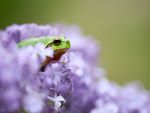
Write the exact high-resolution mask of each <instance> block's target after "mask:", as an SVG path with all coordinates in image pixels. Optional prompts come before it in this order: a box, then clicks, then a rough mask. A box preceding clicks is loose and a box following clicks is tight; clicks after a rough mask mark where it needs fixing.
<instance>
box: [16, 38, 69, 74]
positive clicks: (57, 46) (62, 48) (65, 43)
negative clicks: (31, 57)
mask: <svg viewBox="0 0 150 113" xmlns="http://www.w3.org/2000/svg"><path fill="white" fill-rule="evenodd" d="M37 43H42V44H44V45H45V48H47V47H51V48H52V49H53V50H54V57H53V58H51V57H49V56H46V60H45V61H44V62H43V63H42V65H41V69H40V70H41V71H44V70H45V68H46V66H47V65H48V64H49V63H51V62H56V61H58V60H59V59H60V58H61V56H62V55H63V54H65V53H66V52H67V50H68V49H69V48H70V41H69V40H67V39H65V37H64V36H50V37H48V36H47V37H39V38H29V39H26V40H23V41H21V42H19V43H18V44H17V46H18V47H19V48H21V47H26V46H35V45H36V44H37Z"/></svg>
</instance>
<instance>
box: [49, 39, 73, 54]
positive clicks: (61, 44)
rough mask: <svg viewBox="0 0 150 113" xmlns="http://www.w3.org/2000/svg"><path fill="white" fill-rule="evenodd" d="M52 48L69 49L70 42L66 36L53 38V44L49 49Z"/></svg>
mask: <svg viewBox="0 0 150 113" xmlns="http://www.w3.org/2000/svg"><path fill="white" fill-rule="evenodd" d="M49 46H50V47H51V48H52V49H53V50H54V51H55V50H62V49H69V48H70V41H69V40H68V39H66V38H65V37H64V36H59V37H53V39H52V42H51V43H49V44H48V45H47V47H49Z"/></svg>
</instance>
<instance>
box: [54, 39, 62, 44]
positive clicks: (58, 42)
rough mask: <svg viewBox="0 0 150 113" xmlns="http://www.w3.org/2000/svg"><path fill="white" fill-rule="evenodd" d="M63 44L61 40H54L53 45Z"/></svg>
mask: <svg viewBox="0 0 150 113" xmlns="http://www.w3.org/2000/svg"><path fill="white" fill-rule="evenodd" d="M60 43H61V39H59V38H58V39H54V41H53V44H55V45H59V44H60Z"/></svg>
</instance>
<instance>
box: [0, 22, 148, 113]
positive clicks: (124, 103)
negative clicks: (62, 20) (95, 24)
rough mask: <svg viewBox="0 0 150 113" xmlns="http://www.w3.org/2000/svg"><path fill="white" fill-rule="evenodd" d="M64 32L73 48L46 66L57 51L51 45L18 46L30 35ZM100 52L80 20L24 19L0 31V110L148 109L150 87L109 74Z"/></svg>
mask: <svg viewBox="0 0 150 113" xmlns="http://www.w3.org/2000/svg"><path fill="white" fill-rule="evenodd" d="M61 35H64V36H65V37H67V38H69V40H70V41H71V48H70V49H69V51H68V52H67V53H66V54H64V55H63V56H62V58H61V59H60V61H58V62H56V63H52V64H49V65H48V66H47V68H46V70H45V71H44V72H40V71H39V68H40V64H41V63H42V61H43V59H44V58H45V55H49V56H52V55H53V50H52V49H51V48H48V49H43V48H44V47H43V45H42V44H37V45H36V46H35V47H31V46H29V47H25V48H18V47H17V46H16V44H17V43H18V42H20V41H21V40H24V39H27V38H30V37H41V36H61ZM37 53H38V55H37ZM98 54H99V49H98V45H97V44H96V43H95V42H94V41H93V40H92V37H85V36H83V35H82V33H81V32H80V30H79V28H78V27H76V26H65V25H61V24H57V25H52V26H49V25H41V26H39V25H36V24H24V25H12V26H10V27H8V28H6V29H5V30H4V31H0V59H1V60H0V113H150V95H149V92H147V91H145V90H144V89H143V88H142V87H140V86H139V85H138V84H130V85H127V86H124V87H121V86H119V85H117V84H115V83H113V82H111V81H109V80H107V78H106V77H105V71H104V70H103V69H102V68H100V67H97V60H98Z"/></svg>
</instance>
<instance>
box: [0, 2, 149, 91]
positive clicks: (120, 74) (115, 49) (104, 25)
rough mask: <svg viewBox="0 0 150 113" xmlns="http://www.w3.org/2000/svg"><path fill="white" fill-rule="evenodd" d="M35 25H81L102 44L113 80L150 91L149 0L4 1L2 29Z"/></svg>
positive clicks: (102, 58)
mask: <svg viewBox="0 0 150 113" xmlns="http://www.w3.org/2000/svg"><path fill="white" fill-rule="evenodd" d="M32 22H34V23H38V24H47V23H56V22H63V23H65V24H68V25H70V24H76V25H79V26H80V27H81V28H82V30H83V32H84V33H85V34H86V35H92V36H94V37H95V40H97V41H98V43H99V44H100V45H101V48H102V49H101V50H102V51H101V56H100V58H99V65H100V66H102V67H103V68H104V69H105V70H106V72H107V76H108V78H109V79H110V80H113V81H116V82H117V83H119V84H125V83H128V82H131V81H137V80H138V81H141V82H142V83H143V84H144V86H145V87H146V88H149V89H150V1H149V0H0V29H4V28H5V27H6V26H9V25H11V24H14V23H17V24H22V23H32ZM87 46H88V45H87Z"/></svg>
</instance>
